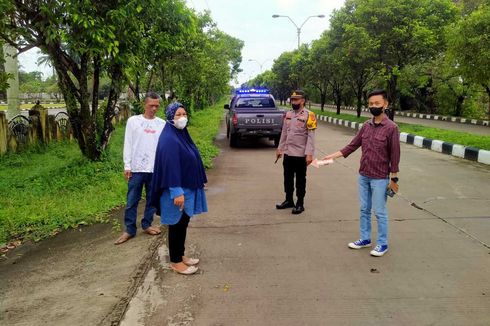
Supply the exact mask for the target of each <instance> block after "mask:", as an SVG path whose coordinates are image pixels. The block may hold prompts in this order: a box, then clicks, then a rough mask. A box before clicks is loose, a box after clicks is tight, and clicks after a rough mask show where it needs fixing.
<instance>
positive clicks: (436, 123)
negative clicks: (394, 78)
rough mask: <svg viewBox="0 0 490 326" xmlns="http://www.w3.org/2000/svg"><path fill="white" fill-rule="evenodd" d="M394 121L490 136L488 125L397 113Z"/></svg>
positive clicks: (342, 111)
mask: <svg viewBox="0 0 490 326" xmlns="http://www.w3.org/2000/svg"><path fill="white" fill-rule="evenodd" d="M325 110H327V111H329V112H337V110H336V109H332V108H327V107H325ZM340 112H341V113H345V114H351V115H356V114H357V113H356V111H352V110H341V111H340ZM361 115H362V116H364V117H372V115H371V114H370V113H369V112H362V113H361ZM395 121H396V122H403V123H409V124H414V125H421V126H427V127H433V128H440V129H446V130H454V131H461V132H468V133H470V134H475V135H483V136H490V127H488V126H480V125H472V124H466V123H458V122H449V121H441V120H428V119H418V118H409V117H402V116H398V115H397V116H395Z"/></svg>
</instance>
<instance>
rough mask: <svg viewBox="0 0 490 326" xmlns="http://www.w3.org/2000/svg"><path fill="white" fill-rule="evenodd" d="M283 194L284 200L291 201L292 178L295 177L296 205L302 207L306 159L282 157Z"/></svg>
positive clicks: (304, 190) (304, 191)
mask: <svg viewBox="0 0 490 326" xmlns="http://www.w3.org/2000/svg"><path fill="white" fill-rule="evenodd" d="M282 165H283V166H284V192H285V193H286V200H290V201H293V193H294V177H296V197H298V201H297V203H296V204H301V205H303V203H304V202H303V201H304V198H305V194H306V157H305V156H302V157H298V156H288V155H284V160H283V161H282Z"/></svg>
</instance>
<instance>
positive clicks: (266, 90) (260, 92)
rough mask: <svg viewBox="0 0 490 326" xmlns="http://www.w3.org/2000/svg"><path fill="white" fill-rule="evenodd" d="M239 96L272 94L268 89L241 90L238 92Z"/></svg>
mask: <svg viewBox="0 0 490 326" xmlns="http://www.w3.org/2000/svg"><path fill="white" fill-rule="evenodd" d="M236 93H237V94H270V91H269V90H268V89H267V88H241V89H237V90H236Z"/></svg>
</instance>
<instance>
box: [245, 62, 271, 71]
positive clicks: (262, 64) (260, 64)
mask: <svg viewBox="0 0 490 326" xmlns="http://www.w3.org/2000/svg"><path fill="white" fill-rule="evenodd" d="M269 60H270V59H265V60H264V61H263V62H262V63H260V62H259V61H257V60H255V59H248V61H255V62H257V63H258V65H259V66H260V73H262V72H263V69H262V68H263V66H264V64H265V63H266V62H267V61H269Z"/></svg>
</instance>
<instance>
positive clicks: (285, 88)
mask: <svg viewBox="0 0 490 326" xmlns="http://www.w3.org/2000/svg"><path fill="white" fill-rule="evenodd" d="M293 56H294V53H293V52H283V53H282V54H281V55H280V56H279V58H277V59H276V60H274V64H273V65H272V72H273V73H274V76H275V77H276V84H275V87H274V92H275V93H274V95H275V97H276V98H278V99H279V101H280V102H281V104H282V103H283V102H284V103H285V102H286V100H287V98H288V97H289V95H290V94H291V91H292V90H293V89H296V88H297V86H298V85H297V81H295V80H293V79H292V78H291V73H292V71H291V69H292V61H293Z"/></svg>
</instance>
